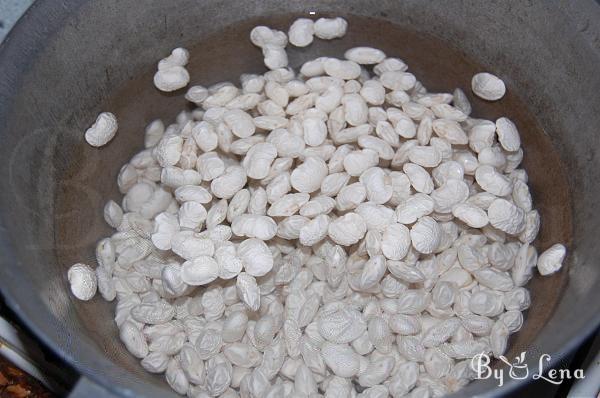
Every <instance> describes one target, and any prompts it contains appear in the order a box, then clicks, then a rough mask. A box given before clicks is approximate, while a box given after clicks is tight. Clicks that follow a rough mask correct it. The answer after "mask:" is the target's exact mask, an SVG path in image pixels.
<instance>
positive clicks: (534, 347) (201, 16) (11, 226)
mask: <svg viewBox="0 0 600 398" xmlns="http://www.w3.org/2000/svg"><path fill="white" fill-rule="evenodd" d="M309 11H315V12H316V15H317V16H321V15H341V16H344V17H347V19H348V21H349V26H350V28H349V33H348V35H347V36H346V37H345V38H344V39H342V40H337V41H331V42H323V41H318V40H317V41H316V42H315V43H314V44H313V45H312V46H311V47H308V48H305V49H296V50H290V61H291V65H293V66H298V65H299V64H300V63H301V62H302V61H303V60H306V59H309V58H310V57H314V56H317V55H320V54H330V55H338V56H339V55H341V54H342V53H343V51H344V50H345V49H347V48H349V47H350V46H354V45H366V44H370V45H374V46H376V47H379V48H382V49H383V50H384V51H385V52H386V53H387V54H390V55H394V56H399V57H401V58H402V59H404V60H405V61H406V62H407V63H408V65H409V66H410V68H411V70H412V71H413V72H414V73H415V74H416V75H417V77H418V78H419V79H420V80H422V82H423V83H424V84H425V86H426V87H428V88H429V89H430V90H431V91H438V90H439V91H446V92H448V91H450V92H451V91H452V90H453V89H454V88H455V87H456V86H457V85H458V86H459V87H462V88H463V90H465V92H467V93H469V94H470V89H469V85H470V79H471V76H472V75H473V74H474V73H476V72H478V71H483V70H487V71H491V72H493V73H495V74H497V75H499V76H501V77H502V78H503V79H504V80H505V82H506V83H507V86H508V94H507V95H506V97H505V99H503V100H502V101H499V102H496V103H487V102H485V101H482V100H478V99H476V98H474V97H473V96H470V98H471V99H472V102H473V107H474V115H478V116H481V117H486V118H491V119H495V118H496V117H499V116H503V115H506V116H509V117H510V118H511V119H513V120H514V121H515V122H516V123H517V125H518V126H519V129H520V131H521V133H522V136H523V145H524V148H525V163H524V166H525V168H526V169H527V171H528V172H529V176H530V183H531V188H532V191H533V195H534V199H535V203H536V206H537V207H538V208H539V209H540V212H541V215H542V220H543V226H542V230H541V233H540V236H539V239H538V240H537V242H536V246H537V247H538V249H541V250H543V249H545V248H547V247H548V246H549V245H550V244H552V243H554V242H556V241H562V242H566V243H567V245H568V248H569V255H568V258H567V264H566V266H565V267H564V269H563V270H562V271H561V272H559V273H558V274H556V275H553V276H551V277H547V278H539V277H535V278H534V280H533V281H532V282H531V283H530V285H529V287H530V288H531V291H532V301H533V302H532V306H531V308H530V310H529V311H528V312H527V314H526V322H525V325H524V327H523V329H522V330H521V331H520V332H519V333H518V334H517V335H516V336H515V337H513V338H512V339H511V347H512V348H511V352H509V354H508V357H509V358H512V357H514V355H516V354H518V353H520V352H521V351H527V352H528V356H527V363H528V364H529V365H530V366H532V367H533V368H534V369H536V368H537V361H538V358H539V355H540V354H541V353H548V354H550V355H551V356H552V358H553V361H554V363H556V362H557V361H558V360H560V359H561V357H562V356H563V355H565V354H566V353H568V352H570V351H571V350H572V349H573V348H574V347H576V346H577V345H578V344H579V343H580V342H581V341H582V340H583V339H584V338H585V337H586V336H587V335H589V334H590V333H591V332H592V331H593V330H594V329H595V328H596V327H597V325H598V324H599V322H600V312H599V309H600V290H598V289H595V287H596V286H597V285H598V283H599V282H600V267H598V260H597V259H598V258H599V257H600V245H598V243H597V237H598V235H597V233H598V230H599V228H600V215H599V214H598V211H599V209H598V208H597V206H596V201H597V199H598V195H599V194H600V167H599V163H598V159H597V158H596V156H597V153H596V152H597V148H598V147H600V134H598V128H599V127H600V112H599V110H600V96H599V95H598V93H600V73H598V71H599V70H600V49H599V39H598V37H600V6H598V4H596V3H595V2H594V1H592V0H581V1H577V2H569V1H567V0H564V1H550V2H548V1H527V2H523V1H497V2H496V1H494V2H479V1H469V0H463V1H458V0H453V1H429V2H422V1H418V0H404V1H392V0H377V1H360V0H346V1H343V0H333V1H315V0H309V1H297V0H290V1H286V2H281V1H277V0H255V1H244V2H242V1H232V0H220V1H217V0H205V1H197V0H177V1H168V2H166V1H160V0H146V1H144V2H139V1H137V0H103V1H89V0H72V1H69V2H61V3H60V5H58V4H57V3H56V2H54V1H51V0H38V1H37V2H36V3H35V4H34V5H33V7H32V8H31V9H29V10H28V11H27V13H26V14H25V16H24V17H23V18H22V19H21V21H20V22H19V23H18V24H17V26H16V27H15V28H14V30H13V31H12V32H11V34H10V35H9V36H8V38H7V39H6V41H5V42H4V43H3V44H2V46H1V47H0V76H2V78H1V80H0V135H1V138H0V142H1V145H0V159H1V161H0V209H1V210H0V220H1V221H0V264H1V266H0V289H1V291H2V294H3V295H4V297H5V299H6V301H7V302H8V304H9V305H10V306H11V307H12V308H13V309H14V310H15V311H16V312H17V313H18V314H19V316H20V317H21V318H22V319H23V321H24V322H25V324H26V325H27V326H29V327H30V328H31V330H33V332H34V333H35V334H36V335H37V336H38V337H39V338H40V339H41V340H42V341H43V342H44V343H45V344H47V345H48V346H49V347H50V348H51V349H52V350H54V351H55V352H56V353H57V354H58V355H60V356H61V357H63V358H64V359H65V360H66V361H67V362H69V363H70V364H72V365H73V366H74V367H75V368H76V369H77V370H78V371H80V372H81V374H82V375H83V377H82V381H81V382H80V383H79V385H78V386H77V388H76V391H75V392H74V395H75V394H88V396H90V395H91V396H102V395H108V394H110V393H112V394H114V395H117V396H123V397H125V396H134V395H135V396H145V397H165V396H175V394H174V393H172V392H171V391H170V389H169V388H168V386H167V385H166V383H165V382H164V380H163V377H159V376H154V375H151V374H149V373H147V372H145V371H144V370H143V369H142V368H141V367H140V366H139V364H138V361H137V360H135V359H134V358H133V357H132V356H131V355H129V354H128V353H127V352H126V351H125V350H124V348H123V346H122V345H121V343H120V341H119V339H118V334H117V329H116V327H115V325H114V323H113V322H112V321H111V319H112V317H113V306H114V304H111V303H106V302H104V301H103V300H102V299H100V298H96V299H94V300H92V301H90V302H85V303H82V302H78V301H76V300H75V299H74V298H73V297H72V296H71V295H70V294H69V293H68V284H67V281H66V270H67V269H68V267H69V266H70V265H71V264H72V263H74V262H76V261H82V262H88V263H92V264H93V263H94V247H95V242H96V241H97V240H98V239H99V238H100V237H102V236H104V235H106V234H107V233H108V232H109V228H108V227H107V226H106V225H104V223H103V221H102V207H103V204H104V203H105V201H106V200H108V199H109V198H111V199H117V200H118V199H119V194H118V192H117V189H116V184H115V179H116V176H117V173H118V171H119V168H120V166H121V165H122V164H123V163H125V162H126V161H127V160H128V159H129V158H130V157H131V156H132V155H133V154H134V153H136V152H137V151H138V150H139V149H140V148H142V146H143V129H144V126H145V125H146V124H147V123H148V122H149V121H150V120H152V119H153V118H156V117H161V118H163V120H166V121H170V120H173V118H174V115H175V114H176V113H177V112H178V111H179V110H180V109H182V108H183V107H184V106H185V101H184V99H183V96H182V95H181V94H182V93H181V92H176V93H174V94H170V95H166V94H163V93H160V92H158V91H157V90H156V89H154V87H153V85H152V74H153V72H154V69H155V67H156V62H157V60H158V59H159V58H161V57H164V56H166V55H167V54H168V53H169V51H170V50H171V49H172V48H174V47H176V46H185V47H187V48H189V49H190V50H191V54H192V58H191V62H190V65H189V68H188V69H189V70H190V72H191V76H192V83H202V84H210V83H213V82H217V81H221V80H227V79H232V80H234V81H235V79H236V78H237V77H238V76H239V74H240V73H242V72H248V71H256V72H261V71H263V66H262V58H261V56H260V52H259V51H258V50H257V49H256V48H253V46H252V45H251V43H250V41H249V39H248V33H249V31H250V29H251V27H252V26H254V25H256V24H258V23H264V24H267V25H270V26H273V27H276V28H281V29H285V27H287V26H289V23H290V22H291V21H292V20H293V19H294V18H295V17H298V16H301V15H307V14H308V12H309ZM104 110H110V111H111V112H114V113H115V114H116V115H117V117H118V119H119V122H120V129H119V132H118V133H117V137H116V138H115V139H114V140H113V141H112V142H111V143H110V144H109V145H108V146H106V147H104V148H102V149H99V150H98V149H94V148H91V147H89V146H88V145H86V144H85V142H84V140H83V132H84V131H85V129H86V128H87V127H88V126H89V125H90V124H91V122H92V121H93V120H94V119H95V116H96V114H97V113H98V112H100V111H104ZM526 382H527V380H521V381H517V380H510V381H508V382H507V383H506V384H505V385H504V386H502V387H501V388H497V382H496V380H492V379H490V380H479V381H476V382H474V383H472V384H470V385H469V386H467V387H466V388H465V389H463V390H461V391H460V392H459V393H458V394H457V395H459V396H463V395H464V396H472V395H475V394H478V395H480V394H481V395H488V396H498V395H501V394H504V393H506V392H508V391H511V390H514V389H515V388H517V387H518V386H519V385H520V384H522V383H526Z"/></svg>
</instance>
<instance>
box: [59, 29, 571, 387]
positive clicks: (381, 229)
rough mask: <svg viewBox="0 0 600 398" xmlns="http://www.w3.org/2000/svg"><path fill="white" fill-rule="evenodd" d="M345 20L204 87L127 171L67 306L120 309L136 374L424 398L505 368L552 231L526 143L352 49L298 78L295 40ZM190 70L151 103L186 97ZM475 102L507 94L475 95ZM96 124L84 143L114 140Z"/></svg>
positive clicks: (496, 85) (547, 264) (105, 124)
mask: <svg viewBox="0 0 600 398" xmlns="http://www.w3.org/2000/svg"><path fill="white" fill-rule="evenodd" d="M346 28H347V23H346V21H345V20H344V19H342V18H334V19H325V18H321V19H318V20H317V21H313V20H310V19H304V18H303V19H298V20H296V21H295V22H294V23H293V24H292V25H291V27H290V30H289V32H288V34H287V35H286V34H285V33H284V32H281V31H276V30H272V29H270V28H268V27H265V26H259V27H256V28H254V29H253V30H252V32H251V33H250V39H251V41H252V43H253V44H254V45H256V46H257V47H259V48H260V49H261V50H262V53H263V56H264V63H265V65H266V66H267V68H269V71H268V72H266V73H264V74H263V75H256V74H244V75H242V76H241V78H240V80H241V88H239V87H237V86H235V85H234V84H232V83H229V82H223V83H219V84H215V85H213V86H211V87H208V88H205V87H203V86H193V87H190V88H189V89H188V91H187V94H186V95H185V96H186V98H187V99H188V100H189V101H191V102H193V103H195V104H196V105H197V108H196V109H195V110H193V111H191V112H187V111H183V112H181V113H180V114H179V115H178V116H177V118H176V122H175V123H173V124H171V125H168V126H166V127H165V126H164V124H163V122H162V121H160V120H155V121H153V122H152V123H150V124H149V125H148V127H147V128H146V133H145V141H144V143H145V149H144V150H142V151H141V152H139V153H138V154H136V155H135V156H134V157H133V158H132V159H131V160H130V161H129V163H127V164H125V165H124V166H123V167H122V168H121V171H120V173H119V177H118V186H119V189H120V191H121V192H122V193H123V195H124V197H123V200H122V203H121V204H120V205H119V204H118V203H116V202H114V201H109V202H108V203H107V204H106V207H105V209H104V215H105V219H106V222H107V223H108V224H109V225H110V226H111V227H113V228H115V229H116V232H115V233H114V234H113V235H112V236H110V237H107V238H105V239H102V240H101V241H100V242H99V244H98V246H97V250H96V256H97V262H98V266H97V267H96V268H95V270H94V269H92V267H90V266H89V265H85V264H75V265H73V266H72V267H71V269H70V270H69V272H68V278H69V282H70V285H71V290H72V292H73V294H74V295H75V296H76V297H77V298H79V299H81V300H89V299H91V298H92V297H93V296H94V295H95V293H96V290H98V291H99V292H100V294H101V295H102V297H103V298H104V299H106V300H108V301H112V300H114V299H115V298H116V299H117V304H116V315H115V322H116V324H117V326H118V327H119V330H120V337H121V339H122V341H123V343H124V344H125V347H126V348H127V349H128V350H129V351H130V352H131V354H132V355H134V356H136V357H138V358H140V359H141V365H142V366H143V367H144V369H146V370H147V371H149V372H152V373H164V374H165V377H166V380H167V382H168V383H169V385H170V386H171V387H172V388H173V390H175V391H176V392H177V393H179V394H182V395H186V394H187V396H189V397H193V398H196V397H198V398H199V397H217V396H220V397H227V398H233V397H254V398H259V397H260V398H262V397H270V398H275V397H320V396H325V397H340V398H342V397H343V398H346V397H365V398H366V397H369V398H372V397H388V396H392V397H394V398H399V397H405V396H408V397H429V396H441V395H444V394H447V393H450V392H454V391H457V390H458V389H460V388H461V387H463V386H464V385H466V384H467V383H468V382H469V381H470V380H472V379H473V370H472V369H471V367H470V358H472V357H473V356H474V355H476V354H479V353H482V352H483V353H490V354H493V355H494V356H499V355H502V354H503V353H504V352H505V350H506V347H507V341H508V337H509V335H510V334H511V333H515V332H516V331H518V330H519V329H520V328H521V325H522V323H523V315H522V311H524V310H526V309H527V308H528V307H529V305H530V296H529V292H528V291H527V290H526V289H525V288H524V287H523V286H524V285H525V284H526V283H527V282H528V281H529V279H530V278H531V277H532V275H533V270H534V268H535V267H536V266H537V269H538V270H539V272H540V274H542V275H547V274H551V273H553V272H556V271H558V270H559V268H560V267H561V264H562V262H563V259H564V257H565V253H566V250H565V247H564V246H563V245H560V244H557V245H554V246H552V247H550V248H549V249H547V250H546V251H545V252H544V253H542V254H541V255H540V256H538V253H537V251H536V249H535V247H534V246H533V245H532V242H533V241H534V240H535V238H536V235H537V233H538V230H539V227H540V216H539V213H538V212H537V211H536V210H535V209H533V204H532V198H531V195H530V192H529V188H528V185H527V173H526V171H525V170H523V169H520V168H519V164H520V163H521V160H522V157H523V150H522V148H521V142H520V137H519V133H518V130H517V126H515V124H514V123H513V122H512V121H511V120H510V119H509V118H507V117H501V118H499V119H498V120H496V121H488V120H482V119H475V118H473V117H471V116H470V112H471V106H470V104H469V101H468V99H467V96H466V94H465V93H464V92H463V91H461V90H460V89H456V90H455V91H454V93H453V94H447V93H428V92H427V90H426V89H425V87H423V86H422V85H421V84H420V83H419V81H417V79H416V77H415V76H414V75H413V74H411V73H409V72H407V66H406V64H405V63H404V62H403V61H402V60H401V59H399V58H390V57H388V56H387V55H386V54H384V52H383V51H381V50H378V49H375V48H369V47H358V48H351V49H349V50H348V51H347V52H346V53H345V58H346V59H344V60H342V59H335V58H328V57H322V58H317V59H315V60H311V61H308V62H306V63H304V64H303V65H302V66H301V68H300V70H299V73H296V72H294V70H292V69H291V68H289V67H288V60H287V54H286V51H285V48H286V46H287V45H288V42H289V43H291V44H292V45H295V46H307V45H309V44H310V43H311V42H312V41H313V40H314V36H316V37H317V38H319V39H325V40H331V39H336V38H340V37H342V36H343V35H344V34H345V32H346ZM188 56H189V54H188V52H187V50H185V49H182V48H177V49H175V50H173V52H172V54H171V55H170V56H168V57H167V58H165V59H163V60H161V61H160V62H159V64H158V71H157V73H156V75H155V77H154V83H155V85H156V87H157V88H158V89H159V90H162V91H174V90H177V89H181V88H182V87H185V86H186V85H188V83H189V80H190V75H189V73H188V72H187V70H186V69H185V66H186V64H187V62H188ZM472 89H473V92H474V93H475V94H476V95H478V96H480V97H481V98H484V99H486V100H498V99H500V98H502V97H503V96H504V94H505V91H506V87H505V85H504V83H503V82H502V80H500V79H499V78H497V77H495V76H493V75H491V74H488V73H481V74H478V75H476V76H475V77H474V78H473V81H472ZM116 131H117V120H116V118H115V117H114V115H112V114H110V113H102V114H101V115H100V116H99V117H98V120H97V121H96V123H95V124H94V125H93V126H92V127H90V129H89V130H88V131H87V132H86V134H85V138H86V140H87V141H88V142H89V143H90V144H91V145H93V146H96V147H99V146H102V145H104V144H106V143H108V141H110V140H111V139H112V138H113V137H114V135H115V133H116Z"/></svg>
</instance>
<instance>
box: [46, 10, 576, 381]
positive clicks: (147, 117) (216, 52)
mask: <svg viewBox="0 0 600 398" xmlns="http://www.w3.org/2000/svg"><path fill="white" fill-rule="evenodd" d="M293 19H294V18H293V17H292V16H281V17H279V16H278V17H272V18H261V19H256V20H249V21H245V22H243V23H241V24H237V25H236V26H232V27H228V28H226V29H224V30H223V31H219V32H217V33H215V34H213V35H210V36H208V37H205V38H199V39H198V42H197V43H196V45H195V46H193V47H191V48H190V53H191V60H190V63H189V65H188V70H189V71H190V74H191V76H192V81H191V83H190V85H192V84H203V85H208V84H212V83H216V82H219V81H225V80H230V81H232V82H234V83H235V84H239V80H238V79H239V75H240V74H241V73H247V72H249V71H251V72H259V73H262V72H264V71H265V69H264V67H263V66H262V65H261V64H262V58H261V55H260V51H259V50H258V49H257V48H256V47H254V46H253V45H252V44H251V43H250V41H249V39H248V32H249V31H250V30H251V29H252V27H254V26H256V25H257V24H266V25H268V26H272V27H275V28H279V29H285V27H286V26H289V24H290V22H291V21H293ZM347 19H348V22H349V26H350V28H349V30H348V34H347V35H346V36H345V37H344V38H343V39H342V40H334V41H321V40H316V41H315V43H314V44H313V45H312V46H310V47H308V48H304V49H291V50H289V53H290V59H291V63H292V65H294V66H295V67H297V66H299V65H301V63H302V62H303V61H306V60H309V59H313V58H315V57H318V56H323V55H331V56H338V57H342V56H343V53H344V51H345V50H346V49H348V48H351V47H354V46H359V45H372V46H374V47H377V48H380V49H382V50H384V51H385V52H386V54H388V55H389V56H398V57H400V58H401V59H403V60H404V61H405V62H406V63H407V64H408V65H409V70H410V71H411V72H413V73H414V74H415V75H416V76H417V78H418V79H419V80H420V81H421V82H422V83H423V84H424V85H425V87H427V88H428V89H429V90H430V92H452V91H453V90H454V88H456V87H460V88H462V89H463V90H464V91H465V92H466V93H467V94H468V95H469V99H470V100H471V102H472V105H473V113H472V115H473V116H475V117H481V118H487V119H490V120H495V119H496V118H498V117H501V116H508V117H510V118H511V119H512V120H513V121H514V122H515V123H516V124H517V126H518V127H519V130H520V132H521V134H522V138H523V146H524V148H525V152H526V153H525V158H524V167H525V168H526V170H527V171H528V173H529V177H530V184H531V188H532V193H533V195H534V198H535V205H536V207H537V208H539V210H540V213H541V217H542V220H543V226H542V229H541V232H540V237H539V239H538V240H537V241H536V247H537V248H538V250H543V249H545V248H547V247H549V246H550V245H551V244H552V243H554V242H568V241H569V240H570V238H571V215H570V211H571V206H570V197H569V194H568V189H567V180H566V178H565V175H564V172H563V169H562V164H561V161H560V158H559V156H558V154H557V153H556V151H555V150H554V149H553V148H552V144H551V142H550V139H549V136H548V135H547V134H546V133H545V132H544V131H543V130H542V128H541V127H540V125H539V124H538V123H536V121H535V118H534V116H533V115H532V114H531V113H530V112H528V110H527V107H526V106H525V104H524V103H523V102H522V101H521V100H520V99H519V96H518V93H516V92H515V90H513V89H512V88H511V81H510V76H509V75H508V74H507V73H503V71H501V70H497V71H493V72H495V73H498V74H499V75H501V76H503V77H504V76H505V77H506V78H507V85H508V87H509V90H508V94H507V95H506V97H505V98H504V99H503V100H501V101H498V102H493V103H492V102H486V101H483V100H480V99H478V98H477V97H475V96H474V95H472V93H471V91H470V80H471V77H472V76H473V74H475V73H477V72H479V71H482V70H484V68H482V67H481V66H479V65H478V64H477V63H476V62H474V61H473V60H471V59H468V58H467V57H465V56H464V55H463V54H462V53H461V52H460V51H458V50H456V49H454V48H452V46H451V45H449V44H448V43H446V42H444V41H443V40H440V39H437V38H434V37H432V36H429V35H423V34H417V33H415V32H413V31H410V30H406V29H403V28H401V27H399V26H397V25H394V24H392V23H389V22H384V21H381V20H377V19H371V18H361V17H357V16H349V17H347ZM383 32H385V34H383ZM157 58H160V55H158V56H157ZM153 73H154V65H150V66H149V68H148V70H146V71H142V72H141V73H140V74H139V75H137V76H136V77H135V78H134V79H133V80H131V81H129V82H127V83H126V84H125V85H124V86H123V87H122V88H121V89H119V90H116V91H115V92H114V93H111V94H110V95H109V97H108V98H107V100H106V101H105V103H103V108H102V109H107V110H110V111H111V112H114V113H115V114H116V115H117V118H118V120H119V132H118V134H117V136H116V138H115V139H114V140H113V141H112V142H111V143H110V144H109V145H108V146H106V147H103V148H102V149H100V150H98V149H94V148H91V147H89V146H87V145H86V144H85V143H84V142H83V140H81V141H80V142H78V143H75V144H74V148H73V150H71V151H69V152H71V153H73V154H76V155H75V156H74V157H73V158H71V159H69V162H68V164H65V165H61V169H64V170H65V173H64V175H63V176H62V178H60V181H62V182H63V183H64V182H68V184H69V186H70V187H69V188H68V189H62V190H59V191H57V195H56V198H55V201H56V249H57V257H58V262H59V264H60V265H61V269H60V272H62V273H63V274H64V273H65V272H66V270H67V269H68V266H69V265H70V264H72V263H74V262H77V261H81V260H82V259H87V258H92V257H93V253H94V247H95V246H94V245H95V243H96V242H97V241H98V240H99V239H100V238H102V237H104V236H106V234H107V232H108V233H110V232H109V231H110V230H109V229H108V228H107V227H106V226H105V225H104V223H103V221H102V216H101V211H102V208H103V203H104V202H105V201H106V200H108V199H109V198H110V199H114V200H116V201H117V202H119V203H120V199H121V195H120V194H119V192H118V190H117V189H116V176H117V173H118V171H119V168H120V166H121V165H122V164H124V163H125V162H126V161H127V160H128V159H129V158H130V157H131V156H132V155H133V154H135V153H136V152H137V151H139V150H141V149H142V148H143V131H144V126H145V125H146V124H147V123H149V122H150V121H151V120H153V119H154V118H156V117H158V116H160V117H161V118H163V120H164V121H165V122H166V123H172V122H173V121H174V116H175V115H176V114H177V113H178V112H179V111H180V110H181V109H191V107H190V106H189V105H188V104H186V102H185V100H184V99H183V98H182V96H183V94H184V92H185V90H180V91H178V92H176V93H173V94H163V93H160V92H159V91H157V90H156V89H155V88H154V87H153V85H152V83H151V82H152V75H153ZM186 107H187V108H186ZM89 120H93V117H92V115H90V119H89ZM71 187H76V188H75V189H72V188H71ZM82 190H83V191H85V192H88V194H87V195H84V196H85V199H84V200H82ZM90 191H91V192H93V193H91V194H90V193H89V192H90ZM92 263H94V261H93V260H92ZM566 275H567V274H566V273H564V272H563V273H560V274H557V275H555V276H553V277H550V278H540V277H536V278H535V279H534V280H533V282H532V283H531V285H530V286H529V287H530V288H531V290H532V305H531V309H530V310H529V311H528V313H527V322H526V323H525V325H524V327H523V329H522V330H521V331H520V332H519V333H518V334H517V335H516V336H515V337H514V338H513V342H512V344H513V346H514V347H515V349H514V350H513V352H515V353H519V352H520V351H521V350H522V349H523V347H527V346H528V345H529V344H530V342H531V341H532V340H533V338H535V336H536V335H537V334H538V333H539V332H540V330H541V329H542V328H543V327H544V325H545V323H546V322H547V320H548V319H549V317H550V316H551V315H552V311H553V309H554V307H555V305H556V303H557V301H558V300H559V299H560V297H561V294H562V291H563V286H564V284H565V278H566ZM64 288H65V289H66V286H65V287H64ZM199 290H200V291H201V289H199ZM69 299H70V300H72V299H71V298H69ZM72 301H73V305H72V308H73V310H74V311H75V312H76V314H74V317H76V318H78V319H79V320H80V322H81V326H82V328H83V330H82V331H83V332H84V333H86V334H87V335H89V336H91V337H92V339H93V341H94V342H95V343H96V344H98V345H99V347H101V348H102V349H103V350H104V351H106V352H107V354H108V355H109V356H110V357H111V360H113V361H115V363H117V364H119V365H120V366H125V367H127V368H129V369H131V370H132V371H136V372H137V371H139V366H138V365H137V364H136V363H135V361H134V360H133V359H132V357H131V356H130V355H129V354H128V353H127V352H126V351H125V350H124V348H123V346H122V345H121V343H120V341H119V340H118V339H117V329H116V326H115V325H114V324H113V323H112V322H111V319H112V314H113V305H111V304H107V303H105V302H104V301H103V300H102V299H101V298H95V299H94V300H93V301H92V302H89V303H81V302H78V301H76V300H72ZM513 352H509V357H512V354H513ZM142 372H143V370H142Z"/></svg>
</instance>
